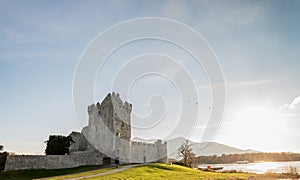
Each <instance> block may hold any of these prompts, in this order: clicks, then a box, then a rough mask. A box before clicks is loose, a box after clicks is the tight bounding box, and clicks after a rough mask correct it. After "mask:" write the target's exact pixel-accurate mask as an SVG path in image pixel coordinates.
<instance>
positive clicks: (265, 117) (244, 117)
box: [234, 106, 281, 139]
mask: <svg viewBox="0 0 300 180" xmlns="http://www.w3.org/2000/svg"><path fill="white" fill-rule="evenodd" d="M234 125H235V130H236V131H238V132H239V133H240V134H243V136H244V137H247V138H249V139H257V138H262V137H267V136H269V135H271V134H274V132H276V131H277V130H278V129H279V128H280V127H281V121H280V115H279V113H278V110H277V109H276V108H272V107H271V106H248V107H244V108H242V109H240V110H238V111H237V112H236V116H235V123H234Z"/></svg>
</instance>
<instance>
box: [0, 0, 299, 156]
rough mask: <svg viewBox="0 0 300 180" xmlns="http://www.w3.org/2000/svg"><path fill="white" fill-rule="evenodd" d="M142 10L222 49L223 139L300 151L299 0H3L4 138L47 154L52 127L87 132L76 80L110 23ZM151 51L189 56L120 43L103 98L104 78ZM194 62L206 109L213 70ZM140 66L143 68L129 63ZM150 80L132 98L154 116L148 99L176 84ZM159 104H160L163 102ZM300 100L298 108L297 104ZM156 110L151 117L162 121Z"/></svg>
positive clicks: (9, 144) (99, 89) (15, 147)
mask: <svg viewBox="0 0 300 180" xmlns="http://www.w3.org/2000/svg"><path fill="white" fill-rule="evenodd" d="M140 17H163V18H170V19H174V20H177V21H179V22H182V23H184V24H186V25H188V26H190V27H191V28H193V29H194V30H196V31H197V32H199V33H200V34H201V35H202V36H203V37H204V38H205V39H206V41H207V42H208V43H209V44H210V46H211V47H212V49H213V50H214V52H215V54H216V55H217V57H218V59H219V62H220V64H221V66H222V68H223V72H224V76H225V80H226V86H227V91H226V93H227V97H226V111H225V115H224V118H223V125H222V126H221V127H220V129H219V131H218V134H217V135H216V137H215V139H214V141H217V142H220V143H225V144H228V145H231V146H235V147H239V148H252V149H257V150H262V151H298V152H300V144H299V143H298V140H299V138H300V134H299V130H298V127H299V125H300V123H299V119H300V105H298V104H299V101H294V100H295V99H297V97H298V96H300V83H299V82H300V79H299V77H300V73H299V68H300V60H299V57H300V23H299V22H300V1H296V0H295V1H292V0H287V1H283V0H282V1H276V0H272V1H235V0H234V1H233V0H231V1H112V2H110V1H8V0H7V1H5V0H1V1H0V82H1V88H0V100H1V101H0V119H1V126H0V143H1V144H3V145H4V147H5V149H6V150H8V151H14V152H19V153H43V151H44V144H43V141H44V140H46V139H47V138H48V135H49V134H65V135H66V134H69V133H70V132H71V131H72V130H77V131H80V129H81V128H82V126H84V125H86V124H84V122H79V123H78V122H77V121H76V117H75V113H74V110H73V101H72V83H73V76H74V73H75V70H76V65H77V63H78V61H79V59H80V56H81V54H82V53H83V51H84V50H85V48H86V47H87V45H88V43H89V42H90V41H91V40H92V39H93V38H94V37H95V36H96V35H98V34H99V33H100V32H102V31H103V30H105V29H106V28H109V27H110V26H112V25H115V24H116V23H119V22H122V21H124V20H129V19H133V18H140ZM148 51H151V52H156V51H159V52H160V53H168V54H170V53H171V54H173V55H174V56H175V57H180V58H181V59H186V60H189V58H188V57H187V56H186V55H184V53H181V51H180V50H178V51H176V50H174V47H172V46H170V45H166V44H164V43H163V42H153V41H142V42H137V43H136V44H135V45H132V46H128V47H125V48H124V49H120V51H119V52H118V53H116V54H115V55H114V56H112V57H111V61H110V63H108V64H107V67H106V70H105V71H104V72H103V74H102V75H101V74H100V75H99V77H98V79H97V81H96V85H95V87H96V97H97V99H98V100H99V101H101V100H102V99H103V97H104V96H105V95H106V94H107V93H108V91H109V88H107V86H106V85H107V84H108V83H109V82H107V81H105V79H107V78H110V77H111V75H114V74H116V72H114V70H116V69H114V68H115V67H120V66H121V65H122V62H124V59H125V60H126V58H129V57H131V56H133V55H138V54H142V53H146V52H148ZM121 57H122V58H123V60H120V58H121ZM133 65H134V63H133ZM173 66H174V67H175V66H176V64H175V65H171V64H170V65H169V66H167V67H168V68H170V71H172V72H174V70H175V72H177V71H179V74H180V71H183V70H182V69H181V70H180V69H178V68H176V67H175V69H172V67H173ZM149 67H150V65H149ZM186 68H187V69H188V70H189V71H190V72H191V74H194V78H195V79H197V78H198V77H196V75H197V74H200V76H199V78H198V79H197V80H196V81H197V85H198V86H199V88H198V89H197V90H198V92H199V93H200V97H199V103H201V106H199V108H200V109H201V110H203V109H205V108H207V107H208V106H209V104H210V101H211V99H210V98H208V97H209V96H211V94H210V92H209V90H208V89H207V86H208V82H207V80H206V79H205V74H204V72H203V70H201V69H200V70H199V69H194V68H195V67H194V66H193V65H192V64H189V63H187V64H186ZM137 69H139V70H140V69H143V67H139V68H131V69H130V70H131V71H135V70H137ZM145 69H146V68H145ZM87 71H88V70H87ZM180 77H182V76H179V77H178V76H177V78H176V77H174V79H175V81H176V80H178V81H180V80H182V79H180ZM150 79H151V81H153V82H154V84H151V83H153V82H151V83H150V85H151V87H150V86H149V84H147V82H148V81H147V79H145V81H144V82H142V83H141V84H140V85H137V86H136V87H135V88H136V89H133V92H134V93H132V94H131V96H130V97H128V98H124V99H129V100H130V101H131V102H132V103H133V106H134V107H136V108H135V109H136V111H135V113H137V114H141V115H147V113H148V109H147V108H149V107H148V106H146V107H145V106H144V105H145V104H148V103H149V102H148V101H149V99H148V98H149V97H150V96H151V94H153V93H154V92H156V93H162V94H163V92H166V90H168V91H170V92H174V90H172V88H173V87H172V86H170V85H168V84H167V83H161V82H159V81H161V80H158V79H157V77H152V78H151V77H150ZM156 83H158V84H156ZM159 83H160V84H159ZM147 85H148V86H147ZM155 85H156V86H155ZM158 85H159V86H158ZM145 87H147V88H145ZM169 95H170V96H168V95H165V98H166V99H167V100H170V101H171V102H172V103H173V104H176V103H177V100H176V97H177V96H176V95H175V94H174V96H172V95H173V94H172V93H170V94H169ZM121 96H123V97H125V95H122V94H121ZM145 97H148V98H145ZM168 98H169V99H168ZM160 101H161V99H160V100H159V99H158V100H157V101H153V103H160V105H164V103H162V104H161V102H160ZM195 101H197V102H198V100H195ZM293 101H294V104H293V106H289V105H291V104H292V103H293ZM172 103H171V104H172ZM135 104H136V106H135ZM188 107H190V106H188ZM176 108H178V107H172V106H170V107H168V108H167V110H168V112H169V114H171V115H170V117H169V120H167V121H166V122H168V123H169V122H170V119H172V118H174V117H175V116H178V114H176V113H170V112H177V109H176ZM188 109H193V108H191V107H190V108H188ZM201 110H200V112H201V113H202V114H201V115H200V117H201V118H203V119H205V118H207V117H208V113H209V112H208V111H206V110H203V111H201ZM153 111H155V108H154V109H153ZM190 111H192V110H190ZM159 113H161V112H157V114H158V116H159ZM172 115H173V116H174V117H173V116H172ZM274 115H275V116H274ZM156 116H157V115H154V116H153V117H152V119H151V118H150V119H148V120H149V121H151V120H153V119H154V120H153V121H155V118H157V117H156ZM137 119H138V118H136V119H134V118H133V121H137ZM86 123H87V122H86ZM204 124H205V120H204V122H201V123H199V124H198V125H197V126H196V128H195V129H196V130H195V131H194V133H193V134H192V136H191V139H193V140H195V141H197V140H199V139H201V134H202V133H203V128H202V127H203V125H204ZM162 128H163V130H161V131H160V132H168V127H164V126H162ZM133 135H134V136H141V137H144V138H147V137H149V138H163V137H164V136H165V134H164V133H154V132H153V131H149V132H143V131H139V130H135V131H133ZM178 135H180V132H178Z"/></svg>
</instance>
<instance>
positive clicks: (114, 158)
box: [5, 92, 167, 171]
mask: <svg viewBox="0 0 300 180" xmlns="http://www.w3.org/2000/svg"><path fill="white" fill-rule="evenodd" d="M131 111H132V105H131V104H129V103H128V102H124V103H123V101H122V100H121V98H120V96H119V94H116V93H114V92H113V93H112V94H108V95H107V96H106V97H105V98H104V100H103V101H102V102H101V104H100V103H99V102H98V103H97V104H92V105H90V106H88V116H89V118H88V126H86V127H84V128H83V129H82V131H81V133H79V132H72V133H71V134H70V136H71V137H72V139H73V141H74V143H73V144H72V145H71V146H70V148H69V150H70V153H69V154H68V155H67V154H66V155H9V156H8V157H7V160H6V164H5V171H8V170H20V169H59V168H72V167H78V166H85V165H101V164H124V163H145V162H163V163H167V143H166V142H165V143H162V141H161V140H156V141H155V143H145V142H136V141H132V140H131Z"/></svg>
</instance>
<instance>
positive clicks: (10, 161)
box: [4, 152, 103, 171]
mask: <svg viewBox="0 0 300 180" xmlns="http://www.w3.org/2000/svg"><path fill="white" fill-rule="evenodd" d="M102 160H103V155H102V154H100V153H96V152H95V153H91V152H89V153H78V154H72V155H47V156H46V155H14V156H7V159H6V164H5V169H4V170H5V171H10V170H21V169H61V168H73V167H78V166H86V165H101V164H102V163H103V162H102Z"/></svg>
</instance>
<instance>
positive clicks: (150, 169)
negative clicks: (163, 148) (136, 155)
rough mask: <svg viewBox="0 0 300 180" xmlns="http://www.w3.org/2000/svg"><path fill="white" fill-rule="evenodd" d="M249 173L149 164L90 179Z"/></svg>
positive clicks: (226, 176)
mask: <svg viewBox="0 0 300 180" xmlns="http://www.w3.org/2000/svg"><path fill="white" fill-rule="evenodd" d="M253 176H255V174H250V173H217V172H204V171H200V170H193V169H190V168H186V167H182V166H179V165H167V164H159V163H156V164H150V165H145V166H139V167H134V168H130V169H127V170H125V171H122V172H118V173H114V174H110V175H104V176H100V177H96V178H90V179H237V178H240V179H248V178H249V177H253Z"/></svg>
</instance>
